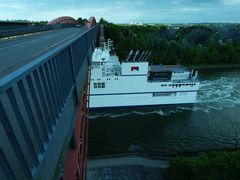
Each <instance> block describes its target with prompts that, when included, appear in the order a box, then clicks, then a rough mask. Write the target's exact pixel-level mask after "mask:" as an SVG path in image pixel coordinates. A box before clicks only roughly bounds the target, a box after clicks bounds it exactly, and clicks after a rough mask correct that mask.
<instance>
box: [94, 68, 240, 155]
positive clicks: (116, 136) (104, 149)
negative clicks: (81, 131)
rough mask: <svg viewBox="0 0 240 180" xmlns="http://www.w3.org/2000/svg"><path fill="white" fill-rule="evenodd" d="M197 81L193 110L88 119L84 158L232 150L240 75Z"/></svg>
mask: <svg viewBox="0 0 240 180" xmlns="http://www.w3.org/2000/svg"><path fill="white" fill-rule="evenodd" d="M200 78H201V88H200V90H199V93H198V97H197V104H195V105H194V106H175V107H157V108H156V107H155V108H141V109H135V108H134V109H123V110H112V111H107V112H102V111H101V112H94V113H91V114H90V126H89V155H90V156H99V155H112V154H122V153H142V154H148V155H154V156H166V155H173V154H179V153H185V152H196V151H201V150H209V149H225V148H227V149H228V148H233V147H234V146H235V144H236V140H237V137H239V136H240V130H239V129H240V116H239V113H240V90H239V89H240V71H239V70H232V71H222V70H221V71H217V70H214V71H209V70H208V71H201V72H200Z"/></svg>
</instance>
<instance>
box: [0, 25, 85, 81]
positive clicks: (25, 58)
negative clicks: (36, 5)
mask: <svg viewBox="0 0 240 180" xmlns="http://www.w3.org/2000/svg"><path fill="white" fill-rule="evenodd" d="M86 30H87V28H86V27H82V28H75V27H74V28H65V29H61V30H54V31H48V32H41V33H37V34H32V35H27V36H21V37H16V38H12V39H5V40H0V78H2V77H4V76H5V75H7V74H9V73H11V72H12V71H14V70H16V69H18V68H19V67H21V66H23V65H25V64H27V63H29V62H31V61H32V60H34V58H36V57H38V56H41V55H43V54H44V53H46V52H48V51H49V50H50V49H53V48H55V47H57V46H59V45H61V44H62V43H64V42H66V41H69V40H71V39H72V38H73V37H74V36H76V35H77V34H80V33H83V32H85V31H86Z"/></svg>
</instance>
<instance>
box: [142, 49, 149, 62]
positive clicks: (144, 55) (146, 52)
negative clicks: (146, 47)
mask: <svg viewBox="0 0 240 180" xmlns="http://www.w3.org/2000/svg"><path fill="white" fill-rule="evenodd" d="M148 52H149V51H145V53H144V54H143V57H142V59H140V61H144V59H145V57H146V55H147V54H148Z"/></svg>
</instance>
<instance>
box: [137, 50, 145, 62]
mask: <svg viewBox="0 0 240 180" xmlns="http://www.w3.org/2000/svg"><path fill="white" fill-rule="evenodd" d="M144 54H145V51H143V52H142V53H141V55H140V57H139V58H138V61H141V60H142V58H143V56H144Z"/></svg>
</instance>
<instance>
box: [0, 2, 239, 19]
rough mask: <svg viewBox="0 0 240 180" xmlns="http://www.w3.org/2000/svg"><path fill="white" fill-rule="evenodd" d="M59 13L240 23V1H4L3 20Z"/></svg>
mask: <svg viewBox="0 0 240 180" xmlns="http://www.w3.org/2000/svg"><path fill="white" fill-rule="evenodd" d="M59 16H72V17H74V18H78V17H83V18H88V17H90V16H95V17H96V19H97V20H99V19H100V18H101V17H103V18H104V19H106V20H107V21H109V22H113V23H131V22H136V23H140V22H141V23H203V22H240V0H92V1H91V0H21V1H18V0H0V20H7V19H8V20H17V19H25V20H31V21H40V20H47V21H50V20H52V19H54V18H56V17H59Z"/></svg>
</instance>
